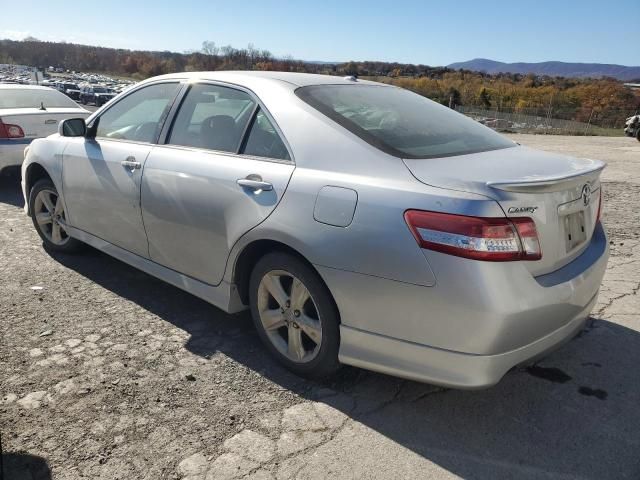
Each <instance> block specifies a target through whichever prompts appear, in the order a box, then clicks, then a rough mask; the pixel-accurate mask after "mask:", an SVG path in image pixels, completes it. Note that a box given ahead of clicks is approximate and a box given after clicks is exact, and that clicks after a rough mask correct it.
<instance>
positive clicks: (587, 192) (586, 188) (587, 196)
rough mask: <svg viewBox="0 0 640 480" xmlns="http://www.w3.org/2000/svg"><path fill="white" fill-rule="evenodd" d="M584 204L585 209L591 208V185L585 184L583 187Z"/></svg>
mask: <svg viewBox="0 0 640 480" xmlns="http://www.w3.org/2000/svg"><path fill="white" fill-rule="evenodd" d="M582 202H583V203H584V206H585V207H588V206H589V202H591V184H590V183H585V184H584V186H583V187H582Z"/></svg>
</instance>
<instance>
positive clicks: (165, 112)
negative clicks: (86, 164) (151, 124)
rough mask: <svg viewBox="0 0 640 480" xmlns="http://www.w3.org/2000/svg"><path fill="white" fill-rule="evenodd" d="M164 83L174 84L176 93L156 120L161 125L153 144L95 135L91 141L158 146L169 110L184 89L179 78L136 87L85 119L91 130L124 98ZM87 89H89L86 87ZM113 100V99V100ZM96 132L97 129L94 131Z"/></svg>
mask: <svg viewBox="0 0 640 480" xmlns="http://www.w3.org/2000/svg"><path fill="white" fill-rule="evenodd" d="M165 83H175V84H176V87H177V88H176V93H175V95H174V96H173V99H172V100H170V101H169V103H168V104H167V106H166V107H165V109H164V110H163V112H162V115H160V118H159V119H158V125H161V128H160V129H159V130H158V134H157V135H156V136H155V139H154V141H153V142H141V141H138V140H127V139H125V138H109V137H98V136H97V135H96V136H94V137H93V138H92V140H94V141H104V140H107V141H110V142H122V143H133V144H136V145H157V144H158V140H159V139H160V136H161V134H162V131H163V130H164V126H165V124H166V122H167V119H168V118H169V114H170V112H171V110H172V109H173V106H174V104H175V102H176V99H177V98H178V97H179V96H180V93H181V92H182V91H183V89H184V86H183V85H184V83H183V79H181V78H172V79H162V80H158V81H154V82H149V83H145V84H143V85H140V86H137V87H133V88H132V89H130V90H127V91H126V93H125V94H124V95H123V96H122V97H121V98H118V99H117V101H115V102H113V103H111V102H109V106H108V108H107V109H105V110H104V111H98V112H96V113H98V114H97V115H96V114H93V115H91V116H89V118H87V130H88V129H90V128H93V126H94V122H96V121H97V122H98V124H99V123H100V118H102V116H103V115H104V114H105V113H107V112H108V111H109V110H111V109H112V108H113V107H115V106H116V105H117V104H119V103H120V102H122V101H123V100H124V99H125V98H127V97H129V96H130V95H132V94H134V93H136V92H138V91H140V90H142V89H144V88H147V87H152V86H154V85H161V84H165ZM87 88H89V87H87ZM116 98H117V97H116ZM114 100H115V99H114ZM96 130H97V129H96Z"/></svg>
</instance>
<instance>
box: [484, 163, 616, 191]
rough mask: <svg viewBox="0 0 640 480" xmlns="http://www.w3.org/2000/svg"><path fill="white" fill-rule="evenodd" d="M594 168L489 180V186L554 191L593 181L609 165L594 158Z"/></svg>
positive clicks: (507, 189) (510, 189)
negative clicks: (515, 178)
mask: <svg viewBox="0 0 640 480" xmlns="http://www.w3.org/2000/svg"><path fill="white" fill-rule="evenodd" d="M592 161H593V162H594V164H595V166H594V167H592V168H587V169H583V170H579V171H577V172H571V173H567V174H564V175H555V176H548V177H536V178H531V179H526V178H525V179H520V180H498V181H491V182H487V186H488V187H491V188H495V189H496V190H504V191H507V192H554V191H558V190H564V189H566V188H569V187H570V186H572V185H577V184H579V183H587V182H588V183H593V181H594V180H597V178H598V177H599V176H600V172H602V170H604V168H605V167H606V166H607V165H606V164H605V163H604V162H601V161H599V160H592Z"/></svg>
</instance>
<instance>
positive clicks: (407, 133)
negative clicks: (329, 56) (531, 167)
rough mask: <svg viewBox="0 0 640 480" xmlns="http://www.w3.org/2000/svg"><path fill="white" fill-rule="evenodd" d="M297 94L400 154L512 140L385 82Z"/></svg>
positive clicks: (456, 151)
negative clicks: (386, 84) (383, 83)
mask: <svg viewBox="0 0 640 480" xmlns="http://www.w3.org/2000/svg"><path fill="white" fill-rule="evenodd" d="M296 95H298V97H300V98H301V99H302V100H304V101H305V102H306V103H308V104H309V105H311V106H312V107H314V108H315V109H316V110H318V111H320V112H321V113H323V114H324V115H326V116H327V117H329V118H331V119H332V120H334V121H335V122H337V123H338V124H340V125H342V126H343V127H344V128H346V129H347V130H349V131H350V132H352V133H354V134H355V135H357V136H359V137H360V138H362V139H363V140H365V141H366V142H368V143H369V144H371V145H373V146H374V147H376V148H378V149H380V150H382V151H384V152H386V153H389V154H391V155H394V156H396V157H401V158H436V157H448V156H454V155H464V154H469V153H477V152H485V151H489V150H498V149H501V148H508V147H513V146H515V145H516V144H515V143H514V142H512V141H511V140H509V139H507V138H506V137H503V136H502V135H499V134H497V133H496V132H494V131H493V130H491V129H490V128H488V127H485V126H484V125H481V124H479V123H478V122H476V121H474V120H471V119H470V118H468V117H465V116H464V115H462V114H459V113H457V112H455V111H453V110H451V109H450V108H447V107H445V106H443V105H440V104H438V103H436V102H433V101H431V100H429V99H427V98H425V97H423V96H421V95H418V94H416V93H413V92H410V91H409V90H404V89H401V88H397V87H388V86H383V85H380V86H378V85H362V84H361V85H313V86H308V87H301V88H298V89H297V90H296Z"/></svg>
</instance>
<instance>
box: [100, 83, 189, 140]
mask: <svg viewBox="0 0 640 480" xmlns="http://www.w3.org/2000/svg"><path fill="white" fill-rule="evenodd" d="M178 85H179V84H178V83H159V84H156V85H150V86H148V87H145V88H142V89H140V90H138V91H136V92H134V93H132V94H131V95H129V96H127V97H125V98H124V99H122V100H121V101H119V102H118V103H116V104H115V105H114V106H113V107H111V108H109V109H108V110H107V111H106V112H104V113H103V114H102V115H101V116H100V121H99V123H98V130H97V132H96V137H103V138H117V139H123V140H133V141H136V142H148V143H153V142H154V141H155V139H156V138H157V135H158V133H159V132H160V129H161V128H162V120H163V119H164V115H165V112H166V111H167V109H168V107H169V106H170V104H171V102H172V101H173V99H174V98H175V96H176V93H177V90H178Z"/></svg>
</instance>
